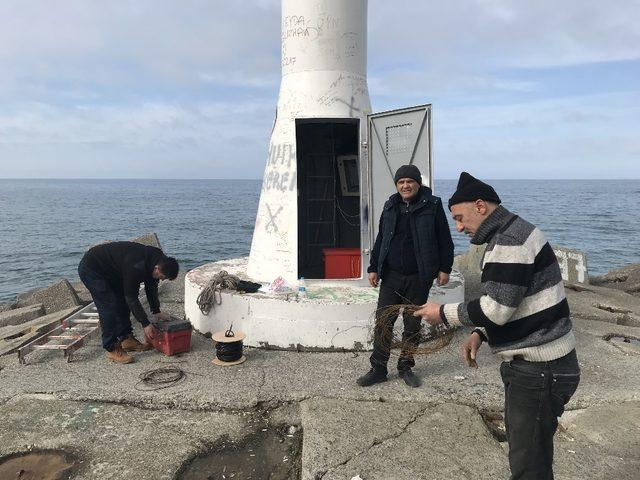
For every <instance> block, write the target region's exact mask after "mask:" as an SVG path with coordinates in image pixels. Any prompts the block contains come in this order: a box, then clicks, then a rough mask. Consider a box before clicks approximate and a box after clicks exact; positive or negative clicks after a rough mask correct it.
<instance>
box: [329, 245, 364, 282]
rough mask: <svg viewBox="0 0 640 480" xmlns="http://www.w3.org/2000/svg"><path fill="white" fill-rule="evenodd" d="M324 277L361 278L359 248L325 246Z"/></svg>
mask: <svg viewBox="0 0 640 480" xmlns="http://www.w3.org/2000/svg"><path fill="white" fill-rule="evenodd" d="M322 253H323V254H324V278H360V264H361V256H360V249H359V248H323V249H322Z"/></svg>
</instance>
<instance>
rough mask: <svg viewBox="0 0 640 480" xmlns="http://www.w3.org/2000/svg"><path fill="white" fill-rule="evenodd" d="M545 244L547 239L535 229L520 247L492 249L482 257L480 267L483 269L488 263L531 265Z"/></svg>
mask: <svg viewBox="0 0 640 480" xmlns="http://www.w3.org/2000/svg"><path fill="white" fill-rule="evenodd" d="M546 243H547V239H546V238H545V236H544V233H542V231H541V230H540V229H539V228H537V227H536V228H534V229H533V231H532V232H531V234H530V235H529V237H528V238H527V240H526V241H525V242H524V243H523V244H522V245H496V246H495V247H493V250H491V251H490V252H487V254H486V255H485V256H484V261H483V264H482V267H483V268H484V266H485V265H486V264H487V263H489V262H491V263H521V264H531V263H533V262H534V261H535V259H536V255H537V254H538V253H539V252H540V250H542V247H544V245H545V244H546Z"/></svg>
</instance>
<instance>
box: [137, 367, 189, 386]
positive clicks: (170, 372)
mask: <svg viewBox="0 0 640 480" xmlns="http://www.w3.org/2000/svg"><path fill="white" fill-rule="evenodd" d="M185 378H186V373H185V371H184V370H182V369H181V368H178V367H162V368H156V369H153V370H147V371H146V372H143V373H141V374H140V381H139V382H138V383H136V390H160V389H162V388H169V387H173V386H174V385H176V384H177V383H178V382H181V381H182V380H184V379H185ZM141 386H144V388H140V387H141Z"/></svg>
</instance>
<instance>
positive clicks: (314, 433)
mask: <svg viewBox="0 0 640 480" xmlns="http://www.w3.org/2000/svg"><path fill="white" fill-rule="evenodd" d="M426 408H427V406H426V405H424V404H422V403H411V402H405V403H399V402H390V403H387V402H379V401H378V402H375V401H374V402H358V401H354V400H337V399H329V398H317V399H311V400H307V401H304V402H302V404H301V411H302V424H303V426H304V432H305V433H304V444H303V448H302V466H303V467H302V468H303V472H302V478H309V479H314V478H316V476H322V475H323V472H326V471H327V470H332V469H334V468H336V467H338V466H341V465H344V464H346V463H347V462H349V461H350V460H351V459H353V458H355V457H357V456H359V455H361V454H364V453H366V452H367V451H368V450H369V449H370V448H371V447H372V446H374V445H377V444H379V443H382V442H383V441H385V440H386V439H389V438H391V437H393V436H398V435H400V434H401V433H402V432H404V431H405V430H406V428H407V426H408V425H409V424H410V423H412V422H414V421H415V419H416V418H417V417H418V416H419V415H421V414H422V413H424V410H425V409H426Z"/></svg>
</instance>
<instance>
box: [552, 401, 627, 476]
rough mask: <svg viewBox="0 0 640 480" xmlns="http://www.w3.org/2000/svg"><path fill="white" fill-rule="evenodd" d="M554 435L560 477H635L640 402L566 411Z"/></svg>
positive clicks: (556, 462) (556, 464)
mask: <svg viewBox="0 0 640 480" xmlns="http://www.w3.org/2000/svg"><path fill="white" fill-rule="evenodd" d="M561 425H562V427H563V428H562V429H561V431H560V433H559V434H558V435H556V439H555V440H556V441H555V467H554V473H555V474H556V475H555V476H556V478H557V479H559V480H581V479H585V478H615V479H616V480H635V479H637V478H638V471H640V402H629V403H623V404H620V405H606V406H597V407H590V408H587V409H583V410H576V411H573V412H567V413H566V414H565V415H563V416H562V419H561Z"/></svg>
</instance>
